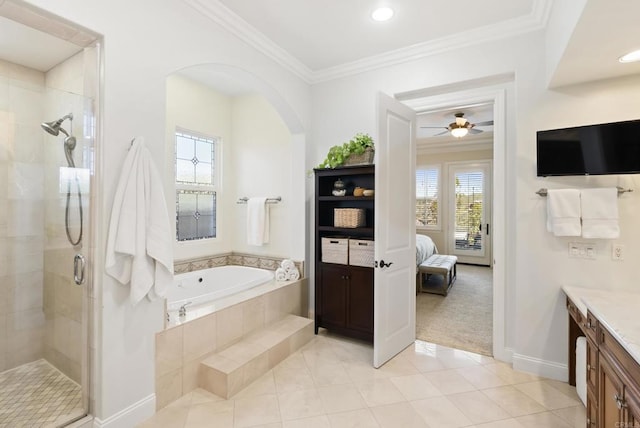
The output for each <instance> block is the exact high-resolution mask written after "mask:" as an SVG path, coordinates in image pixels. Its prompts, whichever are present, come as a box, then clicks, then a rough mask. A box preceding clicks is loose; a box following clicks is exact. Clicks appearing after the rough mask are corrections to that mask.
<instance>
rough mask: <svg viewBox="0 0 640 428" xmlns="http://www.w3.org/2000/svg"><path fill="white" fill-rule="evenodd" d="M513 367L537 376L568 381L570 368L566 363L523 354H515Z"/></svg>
mask: <svg viewBox="0 0 640 428" xmlns="http://www.w3.org/2000/svg"><path fill="white" fill-rule="evenodd" d="M513 368H514V370H519V371H522V372H527V373H531V374H534V375H537V376H542V377H546V378H549V379H555V380H559V381H562V382H566V381H567V379H568V376H567V375H568V373H569V368H568V367H567V365H566V364H559V363H556V362H553V361H546V360H542V359H539V358H533V357H529V356H527V355H522V354H513Z"/></svg>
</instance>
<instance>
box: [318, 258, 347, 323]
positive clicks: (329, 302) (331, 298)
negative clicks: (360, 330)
mask: <svg viewBox="0 0 640 428" xmlns="http://www.w3.org/2000/svg"><path fill="white" fill-rule="evenodd" d="M321 272H322V273H321V275H322V278H321V281H320V287H321V292H320V296H321V299H322V302H321V307H322V311H321V314H320V316H321V320H322V325H327V326H329V325H332V326H334V327H345V326H346V324H347V304H346V302H347V300H346V299H347V283H348V275H349V270H348V269H347V268H344V267H340V266H332V265H323V266H322V268H321Z"/></svg>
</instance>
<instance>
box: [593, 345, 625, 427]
mask: <svg viewBox="0 0 640 428" xmlns="http://www.w3.org/2000/svg"><path fill="white" fill-rule="evenodd" d="M598 372H599V376H598V383H599V385H600V394H599V400H598V424H599V425H598V426H600V427H606V428H609V427H621V426H624V424H623V421H624V417H623V411H622V408H621V407H620V405H619V404H620V402H621V401H620V400H623V398H624V397H623V392H624V389H623V384H622V381H621V380H620V378H619V377H618V376H617V375H616V374H615V372H614V370H613V368H612V366H611V365H610V364H609V361H608V359H607V358H606V357H605V356H604V355H603V354H602V353H601V354H600V361H599V370H598Z"/></svg>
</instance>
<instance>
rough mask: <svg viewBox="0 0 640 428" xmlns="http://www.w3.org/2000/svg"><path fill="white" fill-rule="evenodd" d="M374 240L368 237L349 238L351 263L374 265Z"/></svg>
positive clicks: (366, 265) (354, 264) (355, 264)
mask: <svg viewBox="0 0 640 428" xmlns="http://www.w3.org/2000/svg"><path fill="white" fill-rule="evenodd" d="M374 249H375V244H374V241H372V240H368V239H349V264H350V265H353V266H364V267H373V259H374Z"/></svg>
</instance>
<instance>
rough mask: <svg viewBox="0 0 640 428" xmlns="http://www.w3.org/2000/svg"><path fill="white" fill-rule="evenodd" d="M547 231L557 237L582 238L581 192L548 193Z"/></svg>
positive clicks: (565, 190) (556, 190)
mask: <svg viewBox="0 0 640 428" xmlns="http://www.w3.org/2000/svg"><path fill="white" fill-rule="evenodd" d="M547 230H548V231H549V232H553V234H554V235H555V236H580V233H581V227H580V191H579V190H578V189H550V190H548V191H547Z"/></svg>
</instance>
